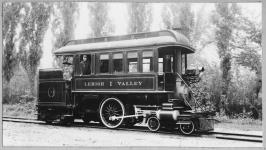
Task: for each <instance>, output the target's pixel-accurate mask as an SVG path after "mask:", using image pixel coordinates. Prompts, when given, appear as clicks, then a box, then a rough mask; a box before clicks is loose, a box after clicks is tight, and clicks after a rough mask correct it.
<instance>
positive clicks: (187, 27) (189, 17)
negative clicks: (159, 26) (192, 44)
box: [161, 3, 194, 39]
mask: <svg viewBox="0 0 266 150" xmlns="http://www.w3.org/2000/svg"><path fill="white" fill-rule="evenodd" d="M163 10H164V11H163V12H162V14H161V15H162V18H163V23H164V25H165V28H166V29H177V30H179V31H180V32H181V33H183V34H184V35H185V36H186V37H187V38H189V39H190V38H191V33H192V28H193V26H194V14H193V13H192V11H191V4H188V3H169V4H166V5H165V6H164V7H163Z"/></svg>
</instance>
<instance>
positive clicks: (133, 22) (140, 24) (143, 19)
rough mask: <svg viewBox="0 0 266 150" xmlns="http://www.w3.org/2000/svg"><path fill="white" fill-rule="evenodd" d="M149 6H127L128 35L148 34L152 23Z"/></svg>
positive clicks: (144, 4)
mask: <svg viewBox="0 0 266 150" xmlns="http://www.w3.org/2000/svg"><path fill="white" fill-rule="evenodd" d="M151 11H152V10H151V6H150V4H148V3H130V4H128V14H129V21H128V33H136V32H148V31H150V25H151V22H152V14H151Z"/></svg>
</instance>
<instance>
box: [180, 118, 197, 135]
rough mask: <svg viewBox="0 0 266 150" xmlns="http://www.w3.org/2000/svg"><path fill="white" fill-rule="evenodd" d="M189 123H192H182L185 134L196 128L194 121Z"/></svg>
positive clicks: (181, 129) (181, 127) (182, 130)
mask: <svg viewBox="0 0 266 150" xmlns="http://www.w3.org/2000/svg"><path fill="white" fill-rule="evenodd" d="M189 123H190V124H180V131H181V132H182V133H183V134H185V135H189V134H191V133H193V131H194V129H195V126H194V123H193V121H189Z"/></svg>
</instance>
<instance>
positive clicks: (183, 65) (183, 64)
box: [182, 54, 186, 74]
mask: <svg viewBox="0 0 266 150" xmlns="http://www.w3.org/2000/svg"><path fill="white" fill-rule="evenodd" d="M185 57H186V54H183V55H182V74H185V71H186V58H185Z"/></svg>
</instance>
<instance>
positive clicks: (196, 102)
mask: <svg viewBox="0 0 266 150" xmlns="http://www.w3.org/2000/svg"><path fill="white" fill-rule="evenodd" d="M176 74H177V75H178V76H179V78H180V79H181V80H182V81H183V82H184V83H185V85H186V86H187V87H188V89H189V90H190V91H191V92H192V93H193V94H195V92H194V91H193V90H192V89H191V88H190V87H189V86H188V84H187V83H186V81H185V80H184V79H183V78H182V76H181V75H180V74H179V73H176ZM192 98H193V100H194V102H195V107H196V109H195V110H196V111H197V105H198V106H199V108H200V109H201V111H203V108H202V107H201V106H200V105H199V103H198V101H197V100H196V99H195V97H194V96H193V95H192Z"/></svg>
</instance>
